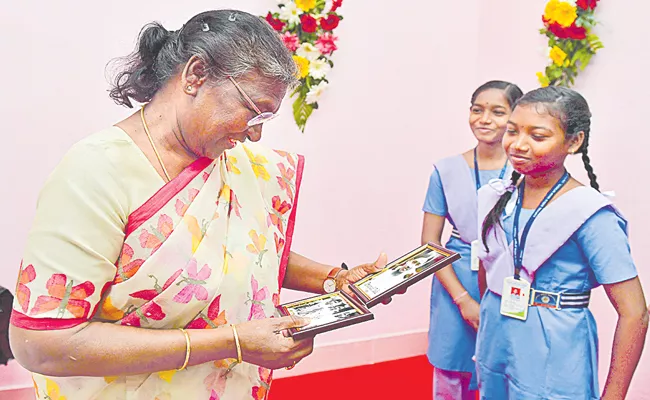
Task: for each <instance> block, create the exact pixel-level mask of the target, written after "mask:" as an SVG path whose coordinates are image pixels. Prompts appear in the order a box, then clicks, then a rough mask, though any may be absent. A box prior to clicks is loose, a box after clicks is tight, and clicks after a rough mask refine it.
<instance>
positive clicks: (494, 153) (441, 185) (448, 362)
mask: <svg viewBox="0 0 650 400" xmlns="http://www.w3.org/2000/svg"><path fill="white" fill-rule="evenodd" d="M522 94H523V93H522V92H521V90H520V89H519V88H518V87H517V86H516V85H513V84H511V83H508V82H502V81H491V82H487V83H485V84H483V85H482V86H480V87H479V88H478V89H476V91H475V92H474V94H473V95H472V99H471V107H470V113H469V125H470V128H471V130H472V132H473V133H474V136H475V137H476V140H477V141H478V144H477V146H476V147H475V148H474V149H472V150H469V151H467V152H465V153H463V154H459V155H456V156H453V157H449V158H446V159H444V160H441V161H439V162H437V163H436V168H435V170H434V171H433V173H432V174H431V179H430V182H429V190H428V192H427V196H426V200H425V203H424V208H423V210H424V222H423V228H422V243H427V242H433V243H436V244H440V241H441V235H442V230H443V227H444V224H445V221H449V223H450V224H451V225H452V227H453V229H454V230H453V233H452V236H451V238H450V239H449V241H448V242H447V244H446V247H447V248H449V249H451V250H454V251H457V252H459V253H460V254H461V256H462V258H461V259H460V260H459V261H458V262H455V263H454V264H453V268H445V269H443V270H441V271H439V272H437V273H436V276H435V278H434V280H433V287H432V292H431V318H430V328H429V349H428V352H427V355H428V357H429V361H430V362H431V364H432V365H433V366H434V367H435V370H434V385H433V387H434V394H433V398H434V400H438V399H445V400H464V399H473V398H474V394H473V393H472V392H471V391H470V389H475V388H476V387H475V386H476V385H475V380H473V379H472V375H473V372H474V371H475V366H474V362H473V361H472V357H473V355H474V345H475V340H476V328H477V326H478V314H479V306H478V302H477V301H478V299H479V292H478V283H477V282H478V281H477V272H476V271H473V270H472V268H471V265H470V264H471V249H470V248H471V243H472V242H476V241H477V239H478V235H477V231H478V227H477V218H476V209H477V200H476V191H477V188H478V187H480V186H481V184H485V183H487V182H488V181H489V180H490V179H492V178H498V177H499V176H501V177H503V176H504V175H505V174H506V173H508V172H509V170H508V168H509V167H508V165H507V157H506V155H505V153H504V152H503V148H502V147H501V138H502V137H503V134H504V132H505V130H506V124H507V121H508V116H509V115H510V112H511V108H512V106H513V104H514V102H515V101H516V100H517V99H518V98H519V97H521V96H522ZM477 269H478V268H475V270H477ZM472 382H473V383H472Z"/></svg>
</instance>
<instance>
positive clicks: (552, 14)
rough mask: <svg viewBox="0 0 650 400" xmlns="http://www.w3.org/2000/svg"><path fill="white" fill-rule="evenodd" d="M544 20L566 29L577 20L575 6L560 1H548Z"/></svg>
mask: <svg viewBox="0 0 650 400" xmlns="http://www.w3.org/2000/svg"><path fill="white" fill-rule="evenodd" d="M544 18H546V19H547V20H548V21H549V22H551V23H553V22H556V23H558V24H559V25H561V26H563V27H565V28H567V27H569V26H571V24H573V23H574V22H575V20H576V18H578V12H577V9H576V7H575V6H573V5H571V4H570V3H567V2H565V1H561V0H550V1H549V2H548V3H547V4H546V8H545V9H544Z"/></svg>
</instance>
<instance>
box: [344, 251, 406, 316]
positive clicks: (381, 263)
mask: <svg viewBox="0 0 650 400" xmlns="http://www.w3.org/2000/svg"><path fill="white" fill-rule="evenodd" d="M387 263H388V257H387V256H386V254H385V253H381V254H379V258H377V260H376V261H375V262H373V263H367V264H361V265H357V266H356V267H354V268H350V269H349V270H348V271H341V272H340V273H339V275H338V276H337V277H336V287H337V288H338V289H340V290H343V291H344V292H345V293H347V294H349V295H350V296H352V297H355V298H356V296H355V295H354V293H353V292H352V291H351V290H350V285H352V284H353V283H355V282H358V281H360V280H361V279H363V278H365V277H366V276H368V275H371V274H374V273H375V272H379V271H381V270H382V269H384V268H385V267H386V264H387ZM405 292H406V290H404V291H401V292H398V293H397V294H404V293H405ZM391 300H392V299H391V298H388V299H386V300H384V301H383V302H382V303H383V304H388V303H390V302H391Z"/></svg>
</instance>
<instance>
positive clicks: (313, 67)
mask: <svg viewBox="0 0 650 400" xmlns="http://www.w3.org/2000/svg"><path fill="white" fill-rule="evenodd" d="M331 69H332V66H330V63H329V62H327V60H323V59H322V58H319V59H317V60H314V61H312V62H311V63H310V64H309V75H311V76H312V77H314V78H315V79H322V78H325V75H327V74H328V73H329V72H330V70H331Z"/></svg>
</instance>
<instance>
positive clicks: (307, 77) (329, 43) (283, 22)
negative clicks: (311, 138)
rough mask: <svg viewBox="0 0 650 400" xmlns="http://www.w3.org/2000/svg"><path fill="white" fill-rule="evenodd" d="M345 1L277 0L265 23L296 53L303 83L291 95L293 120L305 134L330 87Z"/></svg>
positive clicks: (294, 56)
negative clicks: (332, 58) (323, 95)
mask: <svg viewBox="0 0 650 400" xmlns="http://www.w3.org/2000/svg"><path fill="white" fill-rule="evenodd" d="M342 3H343V0H333V1H332V0H330V1H325V0H278V8H279V10H278V11H269V13H268V14H267V15H266V17H265V18H266V21H267V22H268V23H269V24H270V25H271V26H272V27H273V29H275V30H276V31H278V32H279V33H280V34H281V35H282V40H283V41H284V44H285V45H286V46H287V48H288V49H289V50H291V51H292V52H293V54H294V55H293V59H294V60H295V61H296V64H297V65H298V69H299V75H300V76H299V78H300V84H299V85H298V87H296V89H295V90H294V91H293V92H292V93H291V97H295V100H294V102H293V117H294V119H295V121H296V124H297V125H298V127H299V128H300V130H301V131H302V132H304V131H305V126H306V124H307V120H308V119H309V117H310V116H311V114H312V112H313V111H314V110H315V109H317V108H318V100H319V99H320V97H321V95H322V94H323V92H324V91H325V89H326V88H327V86H328V85H329V81H328V80H327V74H328V73H329V72H330V70H331V69H332V67H333V66H334V63H333V62H332V60H331V57H332V54H333V53H334V51H336V50H337V47H336V41H337V39H338V38H337V37H336V36H334V33H333V31H334V29H335V28H336V27H337V26H338V25H339V22H340V21H341V20H342V19H343V17H342V16H341V15H340V14H338V13H337V11H338V9H339V8H340V7H341V4H342Z"/></svg>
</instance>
